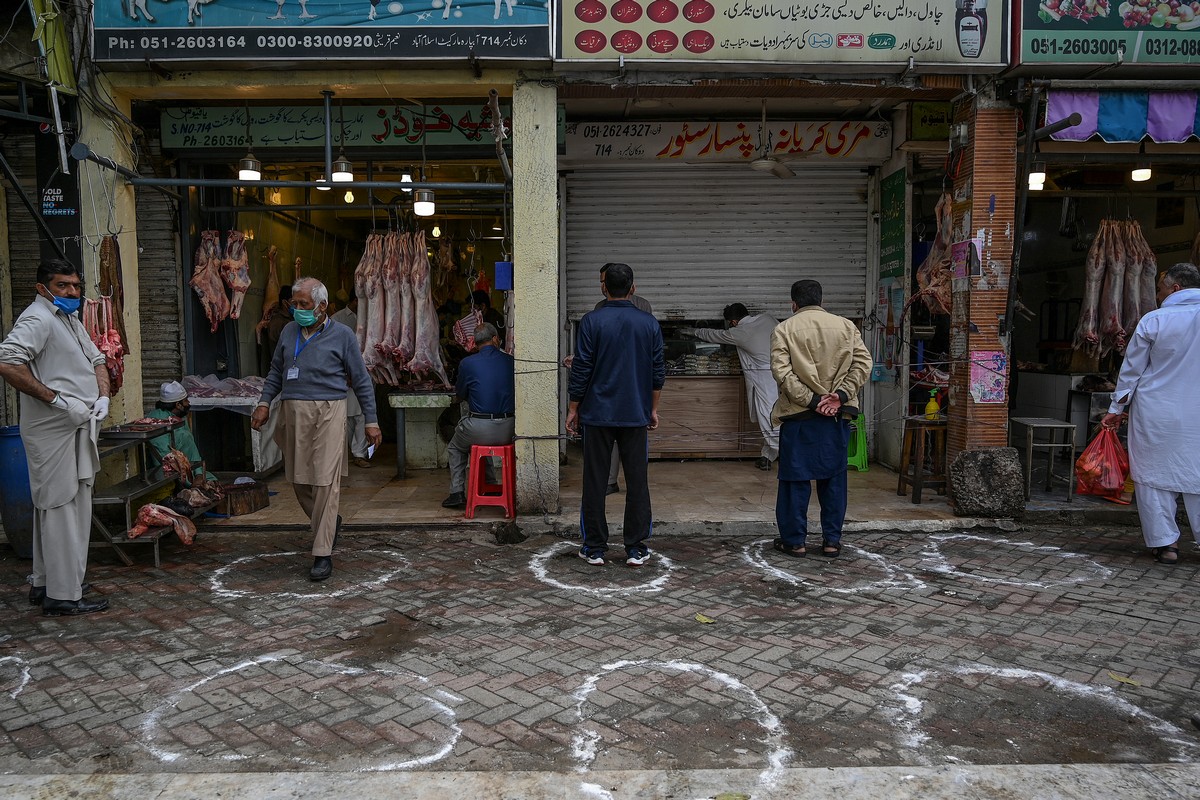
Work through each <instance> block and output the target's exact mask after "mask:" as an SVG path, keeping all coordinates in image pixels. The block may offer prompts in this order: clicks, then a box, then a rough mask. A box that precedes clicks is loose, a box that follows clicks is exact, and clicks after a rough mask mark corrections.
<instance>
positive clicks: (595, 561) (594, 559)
mask: <svg viewBox="0 0 1200 800" xmlns="http://www.w3.org/2000/svg"><path fill="white" fill-rule="evenodd" d="M579 557H580V558H582V559H583V560H584V561H586V562H588V563H589V564H591V565H592V566H593V567H603V566H604V556H602V555H600V554H599V553H593V554H591V555H588V554H587V553H586V552H584V551H583V550H580V551H579Z"/></svg>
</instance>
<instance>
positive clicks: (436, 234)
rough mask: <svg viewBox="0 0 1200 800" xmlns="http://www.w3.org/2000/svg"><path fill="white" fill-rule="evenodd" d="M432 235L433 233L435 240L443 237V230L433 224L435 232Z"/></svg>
mask: <svg viewBox="0 0 1200 800" xmlns="http://www.w3.org/2000/svg"><path fill="white" fill-rule="evenodd" d="M431 233H433V238H435V239H436V238H438V237H439V236H441V235H442V229H441V228H439V227H438V225H437V223H436V222H435V223H434V224H433V230H432V231H431Z"/></svg>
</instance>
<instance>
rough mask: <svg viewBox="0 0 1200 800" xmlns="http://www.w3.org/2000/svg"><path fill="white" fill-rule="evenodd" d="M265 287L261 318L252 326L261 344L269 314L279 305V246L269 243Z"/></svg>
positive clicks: (269, 322) (255, 336)
mask: <svg viewBox="0 0 1200 800" xmlns="http://www.w3.org/2000/svg"><path fill="white" fill-rule="evenodd" d="M266 259H267V288H266V290H265V292H264V294H263V313H262V319H261V320H259V322H258V324H257V325H255V326H254V338H255V339H256V340H257V341H258V343H259V344H262V335H263V331H265V330H266V329H267V326H268V325H270V324H271V316H272V315H273V314H274V313H275V307H276V306H277V305H279V288H280V286H279V248H278V247H276V246H275V245H271V246H270V247H268V248H267V255H266Z"/></svg>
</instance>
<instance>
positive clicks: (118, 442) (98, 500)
mask: <svg viewBox="0 0 1200 800" xmlns="http://www.w3.org/2000/svg"><path fill="white" fill-rule="evenodd" d="M182 425H183V422H182V421H178V422H170V423H163V424H160V425H155V426H153V427H149V426H146V427H145V428H144V429H138V428H136V426H134V425H118V426H114V427H112V428H108V429H102V430H101V431H100V436H99V441H98V448H99V453H100V458H101V459H106V458H111V457H112V456H115V455H124V458H125V474H126V475H128V474H130V473H134V472H136V474H134V475H133V476H132V477H130V478H126V479H125V480H123V481H120V482H118V483H115V484H113V485H111V486H103V487H97V488H96V489H95V490H94V491H93V492H92V508H93V512H92V526H93V527H94V528H95V529H96V530H98V531H99V532H100V535H101V536H103V537H104V539H105V542H107V544H108V545H109V546H110V547H112V549H113V550H114V551H116V554H117V557H118V558H120V559H121V561H123V562H124V563H125V565H126V566H130V565H132V564H133V559H131V558H130V557H129V556H128V555H127V554H126V553H125V551H124V549H123V548H124V547H125V546H126V545H130V544H152V545H154V566H156V567H157V566H159V565H160V564H159V557H158V540H159V539H160V538H162V536H163V534H164V533H167V532H170V531H171V528H159V529H156V530H152V531H148V532H147V533H146V534H145V535H144V536H140V537H138V538H136V539H130V538H129V537H128V532H129V529H130V528H132V527H133V503H134V501H135V500H137V499H138V498H140V497H144V496H145V495H148V494H150V493H151V492H153V491H154V490H156V489H160V488H162V487H163V486H166V485H167V484H168V483H172V482H174V480H175V476H174V475H166V474H164V473H163V471H162V468H161V467H159V468H155V469H151V468H150V460H149V454H148V453H147V452H146V445H147V444H148V443H149V442H150V440H151V439H154V438H157V437H159V436H168V435H169V436H171V444H172V445H174V444H175V438H174V434H173V433H172V432H173V431H174V430H175V429H176V428H178V427H180V426H182ZM134 450H136V452H137V454H138V458H137V470H134V469H133V468H132V467H133V465H132V464H131V463H130V458H129V457H130V453H131V451H134ZM109 505H114V506H120V507H121V508H122V509H123V510H124V512H125V528H124V530H122V531H114V530H110V529H109V527H108V526H107V525H105V524H104V522H103V521H102V520H101V519H100V518H99V517H98V516H96V513H95V508H97V507H100V506H109Z"/></svg>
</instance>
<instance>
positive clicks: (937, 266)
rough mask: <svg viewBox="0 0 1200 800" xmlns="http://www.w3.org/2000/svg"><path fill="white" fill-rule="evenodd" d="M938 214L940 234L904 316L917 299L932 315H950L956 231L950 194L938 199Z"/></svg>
mask: <svg viewBox="0 0 1200 800" xmlns="http://www.w3.org/2000/svg"><path fill="white" fill-rule="evenodd" d="M934 213H935V214H936V215H937V233H936V234H935V235H934V237H933V247H932V248H930V250H929V253H928V255H926V256H925V260H924V261H922V262H921V266H919V267H917V286H918V287H919V291H917V292H916V294H914V295H913V296H912V297H910V298H908V302H907V303H905V304H904V308H903V309H902V310H901V312H900V315H901V317H903V316H904V313H905V312H906V311H908V307H909V306H911V305H912V304H913V303H914V302H916V301H917V300H921V301H922V302H924V303H925V307H926V308H928V309H929V312H930V313H931V314H949V313H950V305H951V303H952V302H953V300H952V298H951V283H950V280H951V277H952V273H951V271H950V237H951V235H952V231H953V229H954V201H953V199H952V198H951V197H950V195H949V194H945V193H943V194H942V196H941V197H940V198H938V202H937V206H936V207H935V208H934Z"/></svg>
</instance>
